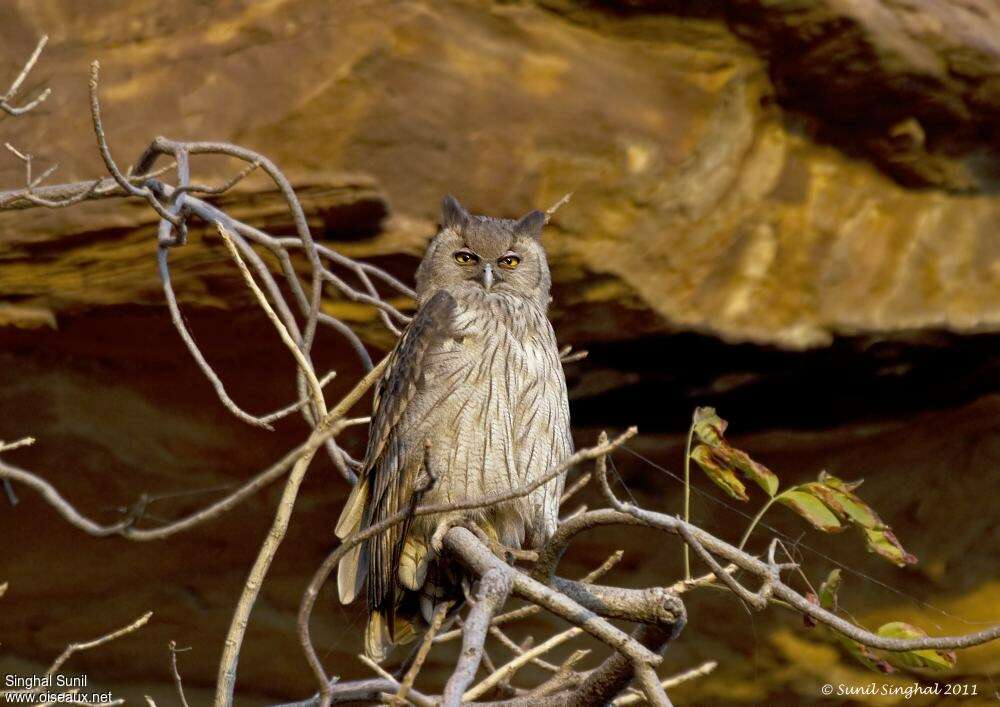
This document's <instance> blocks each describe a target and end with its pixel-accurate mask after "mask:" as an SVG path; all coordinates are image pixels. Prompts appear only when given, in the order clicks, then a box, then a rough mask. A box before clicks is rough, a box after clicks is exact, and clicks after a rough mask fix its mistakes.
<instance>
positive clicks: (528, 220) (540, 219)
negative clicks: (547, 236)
mask: <svg viewBox="0 0 1000 707" xmlns="http://www.w3.org/2000/svg"><path fill="white" fill-rule="evenodd" d="M546 221H548V217H547V216H546V215H545V212H544V211H537V210H536V211H532V212H531V213H528V214H525V215H524V216H522V217H521V220H520V221H518V222H517V225H516V226H514V233H516V234H517V235H519V236H530V237H531V238H541V237H542V227H543V226H544V225H545V222H546Z"/></svg>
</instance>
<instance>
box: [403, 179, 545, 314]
mask: <svg viewBox="0 0 1000 707" xmlns="http://www.w3.org/2000/svg"><path fill="white" fill-rule="evenodd" d="M544 225H545V214H544V213H543V212H541V211H532V212H531V213H529V214H527V215H526V216H524V217H522V218H521V219H519V220H516V221H515V220H513V219H502V218H493V217H492V216H473V215H471V214H469V212H468V211H466V210H465V209H464V208H463V207H462V205H461V204H459V203H458V201H457V200H456V199H455V197H453V196H446V197H445V198H444V199H443V200H442V202H441V230H440V231H439V232H438V234H437V235H436V236H434V238H433V239H432V240H431V242H430V245H429V246H428V247H427V253H426V254H425V255H424V259H423V261H422V262H421V263H420V267H419V268H418V269H417V296H418V298H419V299H420V302H421V303H422V302H425V301H426V300H427V299H429V298H430V297H431V296H432V295H433V294H434V293H435V292H437V291H438V290H441V289H453V288H456V287H481V288H482V289H483V290H484V291H487V292H496V293H501V294H506V295H513V296H517V297H524V298H525V299H529V300H531V301H533V302H535V303H537V304H538V305H539V306H540V307H541V308H542V309H543V310H544V309H546V308H547V307H548V304H549V288H550V287H551V285H552V277H551V275H550V274H549V264H548V261H547V260H546V258H545V249H544V248H542V242H541V238H542V227H543V226H544Z"/></svg>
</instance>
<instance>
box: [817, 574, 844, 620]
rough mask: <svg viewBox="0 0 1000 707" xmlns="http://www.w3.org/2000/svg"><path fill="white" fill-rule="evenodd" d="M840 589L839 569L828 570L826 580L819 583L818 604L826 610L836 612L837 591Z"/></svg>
mask: <svg viewBox="0 0 1000 707" xmlns="http://www.w3.org/2000/svg"><path fill="white" fill-rule="evenodd" d="M839 590H840V569H839V568H838V569H833V570H830V574H828V575H827V576H826V581H825V582H823V584H821V585H819V605H820V606H822V607H823V608H824V609H826V610H827V611H832V612H833V613H836V612H837V609H838V604H837V592H838V591H839Z"/></svg>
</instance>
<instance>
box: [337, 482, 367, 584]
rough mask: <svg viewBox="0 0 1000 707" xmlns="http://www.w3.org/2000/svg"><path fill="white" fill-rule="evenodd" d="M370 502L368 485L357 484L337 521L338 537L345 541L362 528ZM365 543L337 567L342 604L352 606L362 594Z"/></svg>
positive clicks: (364, 571) (358, 545)
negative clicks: (362, 521) (366, 503)
mask: <svg viewBox="0 0 1000 707" xmlns="http://www.w3.org/2000/svg"><path fill="white" fill-rule="evenodd" d="M367 500H368V484H362V483H359V484H355V485H354V489H353V490H352V491H351V495H350V496H349V497H348V498H347V503H346V504H344V510H343V511H341V513H340V519H339V520H338V521H337V528H336V533H337V537H338V538H340V539H341V540H343V539H344V538H346V537H347V536H348V535H350V534H351V533H354V532H357V530H358V529H359V528H361V518H362V515H363V514H364V510H365V502H366V501H367ZM364 546H365V543H358V544H357V545H355V546H354V547H353V548H351V550H350V551H349V552H348V553H347V554H346V555H345V556H344V557H343V558H342V559H341V560H340V564H338V565H337V593H338V594H339V595H340V603H341V604H350V603H351V602H352V601H354V600H355V599H356V598H357V596H358V594H359V593H360V592H361V587H362V586H364V583H365V575H366V574H367V573H368V568H367V562H362V559H363V558H362V549H363V548H364Z"/></svg>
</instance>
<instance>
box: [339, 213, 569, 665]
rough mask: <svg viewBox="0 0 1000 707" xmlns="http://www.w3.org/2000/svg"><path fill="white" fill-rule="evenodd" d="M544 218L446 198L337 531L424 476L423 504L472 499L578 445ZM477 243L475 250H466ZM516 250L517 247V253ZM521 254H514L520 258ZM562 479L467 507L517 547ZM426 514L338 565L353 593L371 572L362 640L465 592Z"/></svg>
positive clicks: (387, 640)
mask: <svg viewBox="0 0 1000 707" xmlns="http://www.w3.org/2000/svg"><path fill="white" fill-rule="evenodd" d="M544 221H545V218H544V215H543V214H542V213H541V212H537V211H535V212H532V213H530V214H528V215H527V216H525V217H524V218H523V219H521V220H520V221H512V220H504V219H494V218H488V217H481V216H470V215H469V214H468V213H466V212H465V210H464V209H462V207H461V206H460V205H459V204H458V203H457V202H456V201H454V199H452V198H451V197H446V199H445V201H444V213H443V217H442V229H441V231H440V232H439V233H438V235H437V236H435V238H434V239H433V240H432V241H431V244H430V246H429V247H428V250H427V254H426V255H425V257H424V260H423V262H422V263H421V265H420V268H419V270H418V272H417V294H418V298H419V308H418V311H417V314H416V316H415V317H414V319H413V321H412V322H411V323H410V325H409V326H408V327H407V329H406V331H405V332H404V333H403V336H402V337H401V338H400V340H399V342H398V343H397V345H396V348H395V350H394V351H393V353H392V358H391V360H390V363H389V365H388V367H387V368H386V371H385V373H384V374H383V376H382V378H381V380H380V381H379V383H378V385H377V388H376V392H375V403H374V410H373V413H372V422H371V426H370V430H369V440H368V448H367V451H366V454H365V461H364V470H363V474H362V477H361V479H360V480H359V482H358V485H357V486H356V487H355V489H354V490H353V492H352V493H351V495H350V498H349V499H348V501H347V503H346V505H345V507H344V510H343V512H342V514H341V517H340V520H339V522H338V523H337V528H336V530H337V535H338V536H339V537H341V538H343V537H346V536H347V535H349V534H350V533H352V532H355V531H356V530H359V529H364V528H366V527H368V526H369V525H371V524H373V523H376V522H378V521H379V520H382V519H383V518H387V517H389V516H391V515H393V514H395V513H396V512H398V511H399V510H400V509H402V508H405V507H406V506H407V505H408V504H409V503H410V501H411V499H412V496H413V494H414V490H415V489H417V488H422V487H423V486H424V485H425V484H426V482H427V472H426V466H427V465H429V467H430V469H431V470H432V472H433V476H434V477H435V478H436V483H435V484H434V485H433V487H432V488H430V489H429V490H428V491H426V492H425V493H424V495H423V498H422V499H421V502H422V503H441V502H453V501H463V500H471V499H477V498H481V497H484V496H489V495H492V494H497V493H503V492H506V491H509V490H511V489H513V488H516V487H519V486H522V485H524V484H525V483H528V482H530V481H531V480H533V479H535V478H538V477H539V476H541V475H542V474H544V473H545V472H546V471H548V470H549V469H551V468H552V467H553V466H555V465H556V464H558V463H559V462H560V461H562V460H563V459H564V458H566V457H567V456H569V455H570V454H571V453H572V451H573V450H572V440H571V438H570V426H569V407H568V403H567V398H566V382H565V378H564V376H563V371H562V365H561V363H560V361H559V353H558V348H557V346H556V340H555V335H554V333H553V331H552V326H551V324H550V323H549V321H548V317H547V315H546V309H547V306H548V301H549V287H550V283H551V279H550V276H549V270H548V265H547V262H546V259H545V252H544V250H543V249H542V247H541V244H540V242H539V239H540V235H541V228H542V226H543V224H544ZM469 256H472V258H475V260H474V262H462V261H463V260H464V259H465V258H467V257H469ZM513 259H516V260H518V262H514V260H513ZM512 264H513V267H512ZM562 487H563V479H562V478H561V477H560V478H557V479H554V480H553V481H552V482H550V483H548V484H546V485H544V486H542V487H540V488H539V489H537V490H536V491H535V492H533V493H532V494H531V495H530V496H528V497H525V498H522V499H517V500H515V501H511V502H507V503H504V504H502V505H500V506H498V507H494V508H486V509H477V510H475V511H462V512H456V513H453V514H450V515H452V516H455V518H471V519H473V520H475V521H476V522H477V523H478V524H479V525H480V527H482V528H483V529H484V530H486V532H488V533H490V534H491V535H494V536H495V537H496V538H497V540H499V542H501V543H502V544H504V545H507V546H509V547H537V546H539V545H541V544H542V543H544V541H545V540H546V539H547V538H548V537H549V535H551V533H552V532H553V530H554V529H555V525H556V522H557V512H558V506H559V497H560V495H561V494H562ZM446 520H448V518H446V517H443V516H424V517H420V518H416V519H414V520H413V521H412V522H411V523H409V524H400V525H396V526H395V527H394V528H392V529H390V530H389V531H387V532H385V533H382V534H381V535H379V536H376V537H375V538H372V539H371V540H370V541H368V542H366V543H362V544H360V545H359V546H357V548H356V549H355V550H354V551H353V552H352V553H350V554H349V555H348V556H346V557H345V558H344V559H343V560H342V561H341V563H340V567H339V568H338V577H337V581H338V589H339V592H340V599H341V601H342V602H344V603H348V602H351V601H353V600H354V599H355V598H356V597H357V595H358V594H359V593H360V592H361V589H362V587H363V585H365V584H367V600H368V610H369V623H368V629H367V631H366V642H365V645H366V651H367V652H368V654H369V655H370V656H372V657H373V658H376V659H381V658H383V657H384V655H385V652H386V650H387V648H388V647H389V646H390V645H391V644H392V643H403V642H406V640H408V639H410V638H412V637H413V636H414V634H415V627H414V625H413V624H414V620H415V619H416V618H417V616H418V615H419V614H420V613H421V612H422V613H424V614H425V615H426V614H428V613H429V612H430V611H431V610H432V608H433V605H434V604H435V602H436V601H438V600H440V599H442V598H444V597H446V596H449V597H451V596H456V595H457V596H460V594H461V590H460V588H458V583H459V582H460V581H461V574H460V572H459V571H458V569H457V568H456V567H453V566H450V565H449V564H448V563H446V562H443V561H440V562H439V561H438V560H437V556H436V553H435V552H434V550H433V548H432V547H431V538H432V536H433V534H434V531H435V529H437V528H438V526H439V525H440V524H441V523H442V522H443V521H446Z"/></svg>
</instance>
